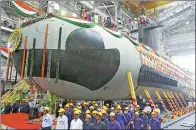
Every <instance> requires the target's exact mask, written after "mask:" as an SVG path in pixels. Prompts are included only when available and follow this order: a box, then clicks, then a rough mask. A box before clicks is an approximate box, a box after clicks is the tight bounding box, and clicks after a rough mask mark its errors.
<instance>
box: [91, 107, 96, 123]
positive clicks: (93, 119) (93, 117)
mask: <svg viewBox="0 0 196 130" xmlns="http://www.w3.org/2000/svg"><path fill="white" fill-rule="evenodd" d="M96 115H97V111H96V110H94V111H92V115H91V123H95V121H96Z"/></svg>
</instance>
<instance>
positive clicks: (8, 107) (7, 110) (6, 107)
mask: <svg viewBox="0 0 196 130" xmlns="http://www.w3.org/2000/svg"><path fill="white" fill-rule="evenodd" d="M10 103H11V102H10V101H7V104H6V106H5V109H4V113H5V114H10V112H12V106H11V105H10Z"/></svg>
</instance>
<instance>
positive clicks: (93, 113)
mask: <svg viewBox="0 0 196 130" xmlns="http://www.w3.org/2000/svg"><path fill="white" fill-rule="evenodd" d="M32 101H33V100H31V99H30V100H24V99H23V100H22V103H19V101H18V100H17V101H16V102H15V103H14V104H12V105H11V104H10V102H9V101H8V102H7V104H6V105H5V107H4V110H3V111H4V113H5V114H9V113H17V112H23V113H27V114H28V113H29V111H30V108H31V107H33V105H32ZM50 111H51V110H50V109H49V107H47V106H45V107H43V110H42V111H41V112H42V114H43V117H42V129H43V130H45V129H47V130H48V129H52V128H53V127H55V128H56V129H84V130H93V129H107V130H115V129H116V130H119V129H127V130H130V129H161V117H160V115H159V114H160V109H159V108H158V104H156V105H155V108H154V109H153V110H152V108H151V106H150V104H149V103H148V102H147V103H146V106H145V107H143V108H142V109H141V108H140V106H139V105H137V107H136V108H135V109H134V107H133V104H132V101H129V102H126V103H114V104H107V103H106V104H105V105H101V104H100V103H96V102H95V101H92V102H90V101H88V102H81V103H79V102H73V101H69V102H66V103H57V107H56V117H57V119H55V120H54V119H53V118H52V116H51V114H50ZM54 121H56V126H53V124H54V123H53V122H54Z"/></svg>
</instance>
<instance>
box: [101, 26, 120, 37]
mask: <svg viewBox="0 0 196 130" xmlns="http://www.w3.org/2000/svg"><path fill="white" fill-rule="evenodd" d="M103 29H104V30H106V31H107V32H109V33H110V34H112V35H113V36H115V37H117V38H122V37H123V35H122V34H121V33H120V32H117V31H114V30H111V29H109V28H106V27H104V28H103Z"/></svg>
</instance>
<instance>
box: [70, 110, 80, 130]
mask: <svg viewBox="0 0 196 130" xmlns="http://www.w3.org/2000/svg"><path fill="white" fill-rule="evenodd" d="M79 116H80V111H79V110H78V111H74V119H73V120H72V121H71V125H70V129H83V123H82V121H81V119H80V118H79Z"/></svg>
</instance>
